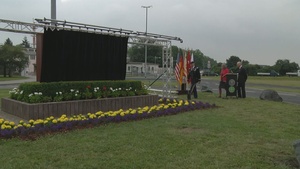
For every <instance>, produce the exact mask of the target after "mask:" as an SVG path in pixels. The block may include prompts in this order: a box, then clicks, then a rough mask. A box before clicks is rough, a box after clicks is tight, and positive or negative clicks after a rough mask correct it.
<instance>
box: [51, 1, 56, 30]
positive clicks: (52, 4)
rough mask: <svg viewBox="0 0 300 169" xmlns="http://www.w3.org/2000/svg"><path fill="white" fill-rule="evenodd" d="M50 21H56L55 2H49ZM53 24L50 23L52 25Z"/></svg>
mask: <svg viewBox="0 0 300 169" xmlns="http://www.w3.org/2000/svg"><path fill="white" fill-rule="evenodd" d="M51 19H53V20H56V0H51ZM54 24H55V23H54V22H53V21H52V25H54Z"/></svg>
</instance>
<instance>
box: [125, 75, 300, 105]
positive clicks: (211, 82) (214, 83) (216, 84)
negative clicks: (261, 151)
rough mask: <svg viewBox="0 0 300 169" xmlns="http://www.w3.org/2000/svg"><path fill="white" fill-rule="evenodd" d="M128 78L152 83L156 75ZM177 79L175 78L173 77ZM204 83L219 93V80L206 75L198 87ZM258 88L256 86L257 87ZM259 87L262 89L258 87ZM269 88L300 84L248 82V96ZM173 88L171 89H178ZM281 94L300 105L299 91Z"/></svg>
mask: <svg viewBox="0 0 300 169" xmlns="http://www.w3.org/2000/svg"><path fill="white" fill-rule="evenodd" d="M128 79H133V80H147V81H149V84H151V83H152V82H153V81H154V80H155V77H147V78H145V77H142V76H140V77H128ZM172 80H175V79H172ZM160 81H161V80H160ZM202 85H205V86H207V87H208V88H209V89H211V90H212V91H213V93H219V91H218V90H219V89H218V88H219V80H212V79H207V78H205V77H202V79H201V83H199V84H198V85H197V89H198V91H199V89H201V88H202ZM254 86H255V87H256V88H255V87H254ZM257 87H259V88H261V89H257ZM269 88H282V89H294V90H299V91H300V86H299V87H286V86H278V85H265V84H252V83H247V82H246V96H247V97H252V98H259V96H260V94H261V93H262V91H263V90H266V89H269ZM176 89H177V88H175V89H171V90H176ZM222 94H223V96H225V90H223V92H222ZM278 94H279V96H280V97H282V99H283V102H286V103H292V104H299V105H300V94H299V93H291V92H278Z"/></svg>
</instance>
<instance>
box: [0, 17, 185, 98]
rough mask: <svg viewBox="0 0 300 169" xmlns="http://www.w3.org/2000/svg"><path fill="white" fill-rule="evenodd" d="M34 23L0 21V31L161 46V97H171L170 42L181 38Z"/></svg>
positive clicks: (49, 21)
mask: <svg viewBox="0 0 300 169" xmlns="http://www.w3.org/2000/svg"><path fill="white" fill-rule="evenodd" d="M35 21H36V22H35V23H26V22H20V21H12V20H4V19H0V31H8V32H15V33H26V34H33V35H39V34H42V33H43V31H44V29H45V30H47V29H51V30H57V31H59V30H69V31H79V32H87V33H95V34H103V35H111V36H120V37H128V43H129V44H140V45H154V46H161V47H162V54H163V58H162V61H163V69H164V71H163V72H164V75H163V80H164V86H163V97H171V87H170V80H171V77H172V74H173V72H172V68H173V63H171V58H172V53H171V45H172V43H171V41H179V42H181V43H182V42H183V40H182V39H181V38H179V37H173V36H167V35H160V34H153V33H146V32H139V31H132V30H126V29H121V28H111V27H104V26H97V25H89V24H82V23H76V22H68V21H61V20H53V19H46V18H44V19H35ZM53 23H55V24H53ZM37 39H39V37H37ZM33 43H34V44H33V45H34V46H35V41H33ZM38 52H39V49H37V54H38ZM39 63H41V61H38V60H37V65H38V64H39ZM38 76H39V75H37V77H38ZM38 80H39V79H38Z"/></svg>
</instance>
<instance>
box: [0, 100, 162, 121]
mask: <svg viewBox="0 0 300 169" xmlns="http://www.w3.org/2000/svg"><path fill="white" fill-rule="evenodd" d="M1 102H2V107H1V109H2V111H4V112H6V113H8V114H12V115H14V116H18V117H21V118H22V119H25V120H30V119H33V120H36V119H44V118H47V117H50V116H53V117H60V116H61V115H63V114H65V115H67V116H72V115H78V114H86V113H94V112H96V111H99V110H101V111H109V110H112V111H114V110H119V109H121V108H123V109H129V108H136V107H144V106H153V105H157V104H158V96H157V95H142V96H130V97H115V98H102V99H89V100H75V101H61V102H49V103H36V104H29V103H24V102H20V101H17V100H13V99H9V98H2V99H1Z"/></svg>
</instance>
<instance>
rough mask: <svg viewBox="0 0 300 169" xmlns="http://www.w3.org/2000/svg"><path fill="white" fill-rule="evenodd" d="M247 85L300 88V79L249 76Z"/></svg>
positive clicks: (213, 77) (218, 78)
mask: <svg viewBox="0 0 300 169" xmlns="http://www.w3.org/2000/svg"><path fill="white" fill-rule="evenodd" d="M203 78H208V79H214V80H220V77H218V76H217V77H215V76H205V77H203ZM246 83H253V84H257V85H259V84H263V85H278V86H288V87H300V77H288V76H280V77H269V76H263V77H262V76H249V77H248V80H247V82H246Z"/></svg>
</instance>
